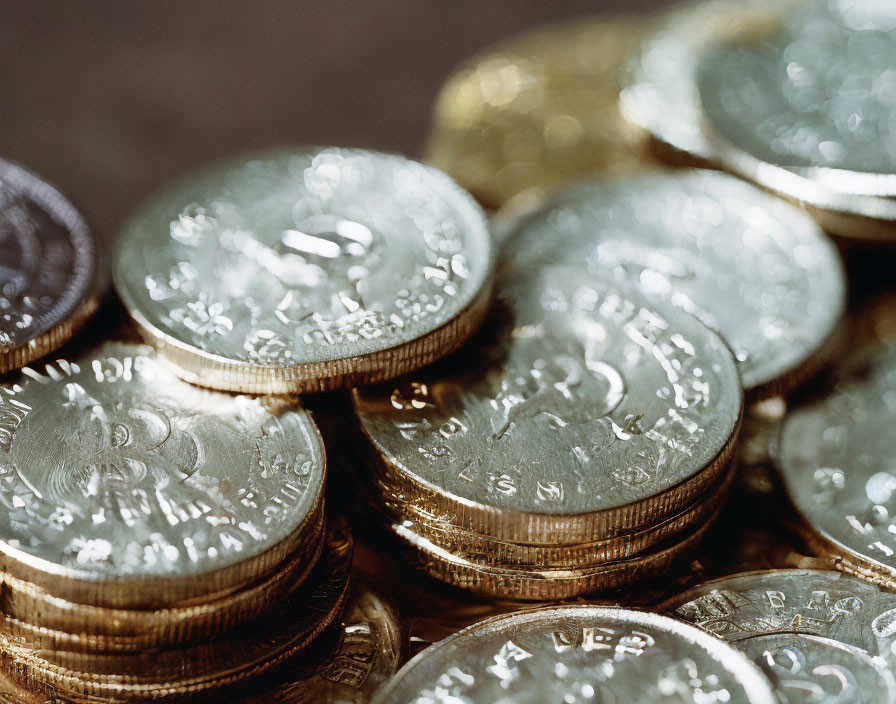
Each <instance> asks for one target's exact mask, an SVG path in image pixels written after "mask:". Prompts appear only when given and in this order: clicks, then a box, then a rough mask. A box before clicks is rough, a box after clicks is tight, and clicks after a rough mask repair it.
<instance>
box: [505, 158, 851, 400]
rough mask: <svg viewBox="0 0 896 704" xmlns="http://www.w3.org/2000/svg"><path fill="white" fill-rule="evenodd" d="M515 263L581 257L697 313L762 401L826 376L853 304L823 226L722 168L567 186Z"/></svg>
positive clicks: (539, 216)
mask: <svg viewBox="0 0 896 704" xmlns="http://www.w3.org/2000/svg"><path fill="white" fill-rule="evenodd" d="M645 202H649V203H650V207H649V208H645V207H644V203H645ZM505 256H506V258H507V259H508V260H509V261H510V262H511V263H513V264H515V265H518V266H538V265H540V264H541V263H545V262H570V261H577V262H581V265H582V266H583V267H585V268H587V269H589V270H607V271H609V272H611V273H612V274H614V275H615V276H616V277H618V278H619V279H620V280H622V281H625V280H636V281H637V282H638V284H639V285H640V287H641V289H642V290H644V291H645V292H646V293H647V294H649V295H651V296H653V297H656V298H660V299H664V300H669V301H671V302H672V303H675V304H677V305H679V306H681V307H682V308H684V309H685V310H687V311H689V312H691V313H693V314H695V315H697V316H698V317H699V318H700V319H701V320H702V321H703V322H704V323H706V324H707V325H709V326H710V327H712V328H714V329H715V330H718V331H719V332H720V333H721V334H722V336H723V337H724V338H725V340H726V341H727V342H728V343H729V344H730V345H731V347H732V349H733V350H734V354H735V357H736V358H737V361H738V368H739V370H740V375H741V379H742V380H743V384H744V388H745V389H746V392H747V395H748V397H749V398H751V399H753V400H756V399H760V398H767V397H769V396H773V395H777V394H779V393H780V392H782V391H786V390H788V389H791V388H793V387H794V386H795V385H797V384H798V383H799V382H800V381H803V380H804V379H805V378H806V377H807V376H809V375H810V374H812V373H813V372H815V371H817V370H818V368H819V366H820V365H821V364H822V363H823V362H824V361H826V360H827V359H828V358H829V357H830V356H831V352H832V350H834V349H835V348H836V345H834V344H832V340H833V339H834V337H835V333H836V332H837V330H838V326H839V325H840V323H841V320H842V318H843V313H844V310H845V308H846V280H845V279H846V277H845V273H844V269H843V264H842V262H841V259H840V255H839V254H838V252H837V249H836V247H835V246H834V244H833V243H832V242H831V241H830V239H829V238H828V237H827V236H826V235H825V234H824V232H822V230H821V228H819V227H818V225H816V224H815V223H814V222H813V221H812V219H811V218H810V217H808V216H807V215H806V214H805V213H803V212H801V211H800V210H799V209H797V208H795V207H793V206H791V205H789V204H787V203H784V202H782V201H781V200H779V199H778V198H775V197H774V196H770V195H768V194H766V193H763V192H762V191H760V190H759V189H757V188H754V187H753V186H751V185H749V184H746V183H744V182H743V181H740V180H739V179H737V178H735V177H733V176H728V175H726V174H722V173H719V172H716V171H686V172H684V173H680V172H672V171H668V172H667V171H651V172H647V173H644V174H638V175H637V176H634V177H631V178H627V179H620V180H610V179H607V180H601V181H593V182H586V183H583V184H579V185H576V186H572V187H568V188H566V189H564V190H562V191H560V192H558V193H556V194H555V196H554V197H553V198H551V199H550V201H549V202H547V203H546V204H545V205H544V206H542V207H541V208H540V209H539V210H537V211H536V212H535V213H533V214H530V215H529V216H528V217H526V218H523V220H522V221H521V222H520V223H519V224H518V226H517V227H516V231H515V232H512V233H511V234H510V235H508V240H507V246H506V248H505Z"/></svg>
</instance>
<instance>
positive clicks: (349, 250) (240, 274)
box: [116, 149, 490, 366]
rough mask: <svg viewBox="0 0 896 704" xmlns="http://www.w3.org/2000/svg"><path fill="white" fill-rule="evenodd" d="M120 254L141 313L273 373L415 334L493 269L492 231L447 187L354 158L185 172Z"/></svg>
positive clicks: (464, 298)
mask: <svg viewBox="0 0 896 704" xmlns="http://www.w3.org/2000/svg"><path fill="white" fill-rule="evenodd" d="M210 251H211V252H214V256H209V252H210ZM122 252H127V254H126V255H125V254H120V256H119V260H118V262H117V267H116V282H117V285H118V286H119V288H120V289H121V290H122V292H123V295H124V298H125V300H126V302H128V301H129V302H130V305H131V307H132V308H133V309H135V310H136V311H137V315H138V316H139V317H140V318H141V319H143V320H145V321H146V322H147V323H148V324H149V325H150V326H152V327H153V328H157V329H159V330H161V331H163V332H164V333H165V334H167V335H170V336H172V337H173V338H174V339H175V340H179V341H182V342H183V343H184V344H186V345H188V346H192V347H195V348H198V349H199V350H202V351H204V352H207V353H209V354H214V355H220V356H222V357H225V358H227V359H231V360H238V361H241V362H246V363H251V364H258V365H264V366H290V365H294V364H297V363H302V362H315V361H321V360H328V359H341V358H344V357H351V356H353V355H358V354H364V353H369V352H372V351H377V350H382V349H386V348H388V347H392V346H394V345H397V344H401V343H403V342H406V341H410V340H413V339H415V338H416V337H419V336H420V335H422V334H424V333H426V332H429V331H431V330H433V329H435V328H437V327H439V326H440V325H442V324H443V323H445V322H447V321H448V320H450V319H451V318H452V317H454V316H455V315H457V314H458V313H459V312H461V311H462V310H463V309H464V307H465V306H466V305H467V304H469V303H470V302H471V300H472V299H473V298H474V296H475V295H476V294H477V293H478V291H479V290H480V288H481V287H482V285H483V282H484V280H485V279H486V276H487V274H488V270H489V267H490V252H489V242H488V237H487V231H486V228H485V224H484V221H483V220H482V217H481V215H480V214H479V211H478V210H477V208H476V206H475V205H474V204H473V201H472V199H470V198H469V196H467V195H466V194H464V193H462V192H461V191H460V189H459V188H457V186H456V185H454V183H453V182H452V181H451V180H450V179H449V178H448V177H446V176H444V175H443V174H441V173H439V172H436V171H434V170H433V169H430V168H428V167H425V166H423V165H421V164H416V163H414V162H410V161H408V160H406V159H403V158H401V157H393V156H387V155H375V154H372V153H370V152H361V151H352V150H343V149H324V150H320V151H283V152H270V153H261V154H258V155H255V156H254V157H246V158H243V159H240V160H235V161H233V162H230V163H225V164H221V165H219V166H217V167H211V168H209V169H207V170H206V171H204V172H201V173H199V174H197V175H195V176H193V177H192V178H187V179H185V180H184V181H183V182H181V183H180V184H178V185H176V186H175V187H173V188H171V189H169V190H168V191H166V192H164V193H162V194H160V195H158V196H157V197H156V198H155V199H153V200H151V201H150V202H149V203H148V204H147V205H146V206H145V208H144V209H143V210H142V211H141V212H140V213H139V214H138V215H137V217H136V218H135V219H134V220H133V221H132V222H131V223H130V224H129V225H128V226H126V228H125V230H124V231H123V233H122ZM132 256H133V259H132V258H131V257H132ZM135 261H136V262H138V264H137V265H135V264H134V262H135ZM141 272H149V273H147V274H146V275H145V276H144V275H143V274H142V273H141Z"/></svg>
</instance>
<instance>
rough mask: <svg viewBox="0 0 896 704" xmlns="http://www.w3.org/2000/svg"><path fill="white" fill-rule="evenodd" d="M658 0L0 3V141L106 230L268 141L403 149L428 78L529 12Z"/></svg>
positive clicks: (410, 144) (415, 140)
mask: <svg viewBox="0 0 896 704" xmlns="http://www.w3.org/2000/svg"><path fill="white" fill-rule="evenodd" d="M668 2H669V0H628V2H626V1H625V0H486V1H484V2H483V1H474V0H450V1H443V2H436V1H435V0H417V1H416V2H413V1H411V0H404V1H403V0H376V1H373V0H366V1H364V2H349V1H348V0H327V1H325V2H314V3H312V2H298V1H292V2H290V1H287V0H254V1H253V0H178V1H176V2H175V1H173V0H172V1H170V2H168V1H163V0H30V1H28V2H26V1H25V0H20V1H19V2H12V1H7V2H3V3H2V4H0V101H2V103H0V104H2V107H0V154H2V155H4V156H7V157H9V158H12V159H15V160H18V161H21V162H23V163H24V164H26V165H28V166H30V167H31V168H33V169H34V170H36V171H37V172H38V173H40V174H41V175H43V176H45V177H46V178H48V179H50V180H51V181H53V182H55V183H56V184H57V185H58V186H60V187H61V188H62V189H63V190H64V191H66V192H67V193H68V194H69V195H70V196H72V197H73V198H74V199H75V200H76V202H78V203H79V204H80V205H81V206H82V207H83V208H84V209H85V211H86V213H87V215H88V217H89V218H90V219H91V220H92V222H93V223H94V224H95V225H96V227H97V228H98V229H99V230H100V232H101V233H102V234H104V235H106V236H107V237H108V236H112V235H114V233H115V231H116V230H117V228H118V227H119V225H120V224H121V222H122V220H123V219H124V218H125V217H126V216H127V214H128V212H129V211H130V210H132V209H133V208H134V207H135V206H136V205H137V204H138V203H139V202H140V200H141V199H142V198H143V197H145V196H146V195H147V194H148V193H149V192H150V191H151V190H152V189H154V188H155V187H157V186H159V185H160V184H161V183H163V182H164V181H166V180H167V179H169V178H170V177H172V176H174V175H175V174H177V173H179V172H181V171H183V170H185V169H187V168H190V167H191V166H194V165H196V164H198V163H201V162H203V161H206V160H208V159H210V158H214V157H216V156H220V155H222V154H226V153H228V152H234V151H239V150H244V149H250V148H256V147H264V146H270V145H276V144H283V143H300V144H339V145H346V146H364V147H374V148H379V149H386V150H392V151H400V152H405V153H408V154H411V155H417V154H419V151H420V148H421V145H422V143H423V140H424V137H425V135H426V130H427V127H428V123H429V118H430V106H431V104H432V101H433V99H434V97H435V95H436V93H437V91H438V88H439V85H440V84H441V82H442V81H443V80H444V79H445V78H446V77H447V76H448V75H449V74H450V73H451V71H452V69H453V68H454V67H455V66H456V65H457V64H458V63H460V62H461V61H463V60H464V59H465V58H467V57H468V56H469V55H470V54H472V53H474V52H476V51H478V50H480V49H482V48H484V47H485V46H487V45H488V44H490V43H492V42H494V41H496V40H498V39H501V38H502V37H505V36H508V35H511V34H515V33H518V32H520V31H523V30H526V29H528V28H532V27H535V26H538V25H540V24H544V23H548V22H552V21H556V20H560V19H565V18H571V17H576V16H584V15H599V14H603V13H611V12H614V11H618V10H620V9H622V8H624V9H625V11H627V12H646V11H649V10H650V9H653V8H657V7H660V6H662V5H667V4H668Z"/></svg>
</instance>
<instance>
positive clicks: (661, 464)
mask: <svg viewBox="0 0 896 704" xmlns="http://www.w3.org/2000/svg"><path fill="white" fill-rule="evenodd" d="M498 288H499V292H500V299H501V300H500V302H499V304H498V305H497V306H496V307H495V310H494V313H493V317H492V318H491V319H489V321H488V322H487V324H486V325H485V327H484V332H483V334H482V335H481V336H480V337H479V338H477V340H476V341H475V342H474V343H472V344H471V345H469V346H468V347H467V348H466V349H465V350H464V351H463V352H461V353H460V354H459V355H455V356H454V357H453V358H452V359H451V360H446V362H445V363H444V364H443V365H436V366H434V367H432V368H429V369H426V370H424V371H421V372H417V373H415V374H413V375H409V376H407V377H404V378H402V379H401V380H400V381H398V382H395V383H392V384H388V385H386V384H384V385H381V386H378V387H376V388H369V389H358V390H356V391H355V393H354V404H355V410H356V412H357V414H358V417H359V419H360V422H361V425H362V427H363V430H364V432H365V433H366V434H367V435H368V437H369V438H370V440H371V441H372V443H373V445H374V447H375V448H376V451H377V452H379V453H380V455H381V457H382V461H383V463H384V473H387V474H388V476H389V481H391V482H392V484H393V486H392V489H391V491H392V493H393V494H394V495H395V496H396V497H401V500H402V501H404V502H405V503H409V504H415V503H416V504H419V505H420V506H421V508H422V509H423V510H428V511H430V512H431V513H433V514H435V515H445V516H452V517H454V518H453V520H452V523H454V524H455V525H457V526H458V527H461V528H464V529H467V530H472V531H474V532H478V533H480V534H482V535H488V536H494V537H497V538H499V539H505V540H511V541H521V542H528V543H553V544H557V543H561V544H562V543H576V542H587V541H593V540H600V539H603V538H606V537H608V536H610V535H613V534H617V533H619V532H625V531H628V530H632V529H636V528H638V527H641V526H645V525H649V524H651V523H655V522H656V520H658V519H660V518H663V517H667V516H668V515H670V513H673V512H675V511H676V510H679V509H681V508H683V507H685V506H687V505H688V504H689V503H691V501H692V500H693V499H694V497H695V496H697V495H699V494H700V493H702V491H703V490H705V489H706V488H707V487H708V486H709V485H710V484H711V482H712V480H713V479H715V477H717V476H718V475H719V474H720V473H721V471H722V469H723V468H724V467H726V466H727V460H728V459H729V458H730V454H731V443H732V440H733V438H734V436H735V434H736V430H737V427H738V423H739V419H740V414H741V407H742V396H743V394H742V390H741V386H740V381H739V379H738V375H737V370H736V367H735V362H734V359H733V357H732V355H731V353H730V351H729V349H728V347H727V346H726V345H725V343H724V342H723V341H722V340H721V338H719V337H718V335H716V334H715V333H714V332H712V331H711V330H709V329H708V328H706V327H705V326H704V325H702V324H701V323H700V322H699V321H698V320H697V319H696V318H694V317H692V316H690V315H689V314H687V313H685V312H683V311H681V310H680V309H677V308H676V307H675V306H671V305H668V304H665V303H664V302H657V301H652V300H651V299H648V298H647V297H646V296H644V295H643V294H642V293H640V292H638V291H636V290H634V289H624V288H620V287H619V286H618V285H616V284H615V283H613V282H612V281H610V280H609V278H608V277H600V276H596V275H595V274H594V273H592V272H588V271H586V270H585V269H584V268H582V267H578V266H569V265H559V264H554V265H546V266H543V267H540V268H535V267H533V268H526V269H524V270H522V271H518V272H515V271H509V270H508V271H506V272H504V273H503V274H502V276H501V278H500V280H499V284H498ZM379 481H380V482H381V483H382V482H383V479H382V478H380V479H379Z"/></svg>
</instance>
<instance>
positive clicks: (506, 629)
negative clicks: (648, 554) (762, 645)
mask: <svg viewBox="0 0 896 704" xmlns="http://www.w3.org/2000/svg"><path fill="white" fill-rule="evenodd" d="M607 696H614V697H616V698H618V699H619V700H620V701H633V702H644V703H647V702H678V701H680V702H694V701H708V702H709V701H719V702H721V701H724V702H728V703H729V704H743V703H746V702H750V703H751V704H760V703H761V704H766V703H768V704H771V703H772V702H774V701H775V698H774V695H773V693H772V691H771V688H770V686H769V684H768V682H767V680H766V679H765V678H764V677H763V676H762V675H761V674H760V672H759V671H758V670H757V668H756V667H755V666H754V665H753V664H752V663H750V662H749V661H748V660H747V659H746V658H745V657H744V656H743V655H741V654H740V653H738V652H737V651H736V650H734V649H733V648H732V647H731V646H729V645H727V644H725V643H723V642H722V641H719V640H717V639H715V638H713V637H712V636H709V635H707V634H706V633H704V632H702V631H700V630H699V629H697V628H694V627H693V626H689V625H687V624H684V623H681V622H679V621H675V620H673V619H670V618H667V617H665V616H659V615H656V614H648V613H641V612H637V611H627V610H624V609H618V608H613V607H599V606H563V607H553V608H546V609H538V610H535V611H528V612H521V613H516V614H509V615H505V616H498V617H496V618H491V619H487V620H485V621H482V622H480V623H478V624H476V625H474V626H471V627H469V628H467V629H464V630H463V631H460V632H459V633H457V634H455V635H453V636H450V637H448V638H446V639H445V640H443V641H440V642H439V643H436V644H435V645H433V646H431V647H430V648H428V649H427V650H425V651H423V652H422V653H420V654H419V655H418V656H417V657H415V658H414V659H413V660H411V662H410V663H408V664H407V665H406V666H405V667H403V668H402V669H401V670H400V671H399V673H398V675H397V676H396V677H395V678H394V679H393V680H392V682H391V683H390V684H389V685H388V686H387V687H386V688H384V689H383V691H382V692H381V693H380V694H379V695H378V696H377V697H376V698H375V699H374V702H375V703H376V704H405V703H407V704H411V703H413V704H424V703H425V702H431V701H463V702H470V704H478V703H479V702H482V703H483V704H485V703H486V702H488V703H489V704H491V703H492V702H498V701H500V702H507V704H527V703H529V702H532V703H534V702H545V701H568V702H596V701H604V699H605V697H607Z"/></svg>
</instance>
